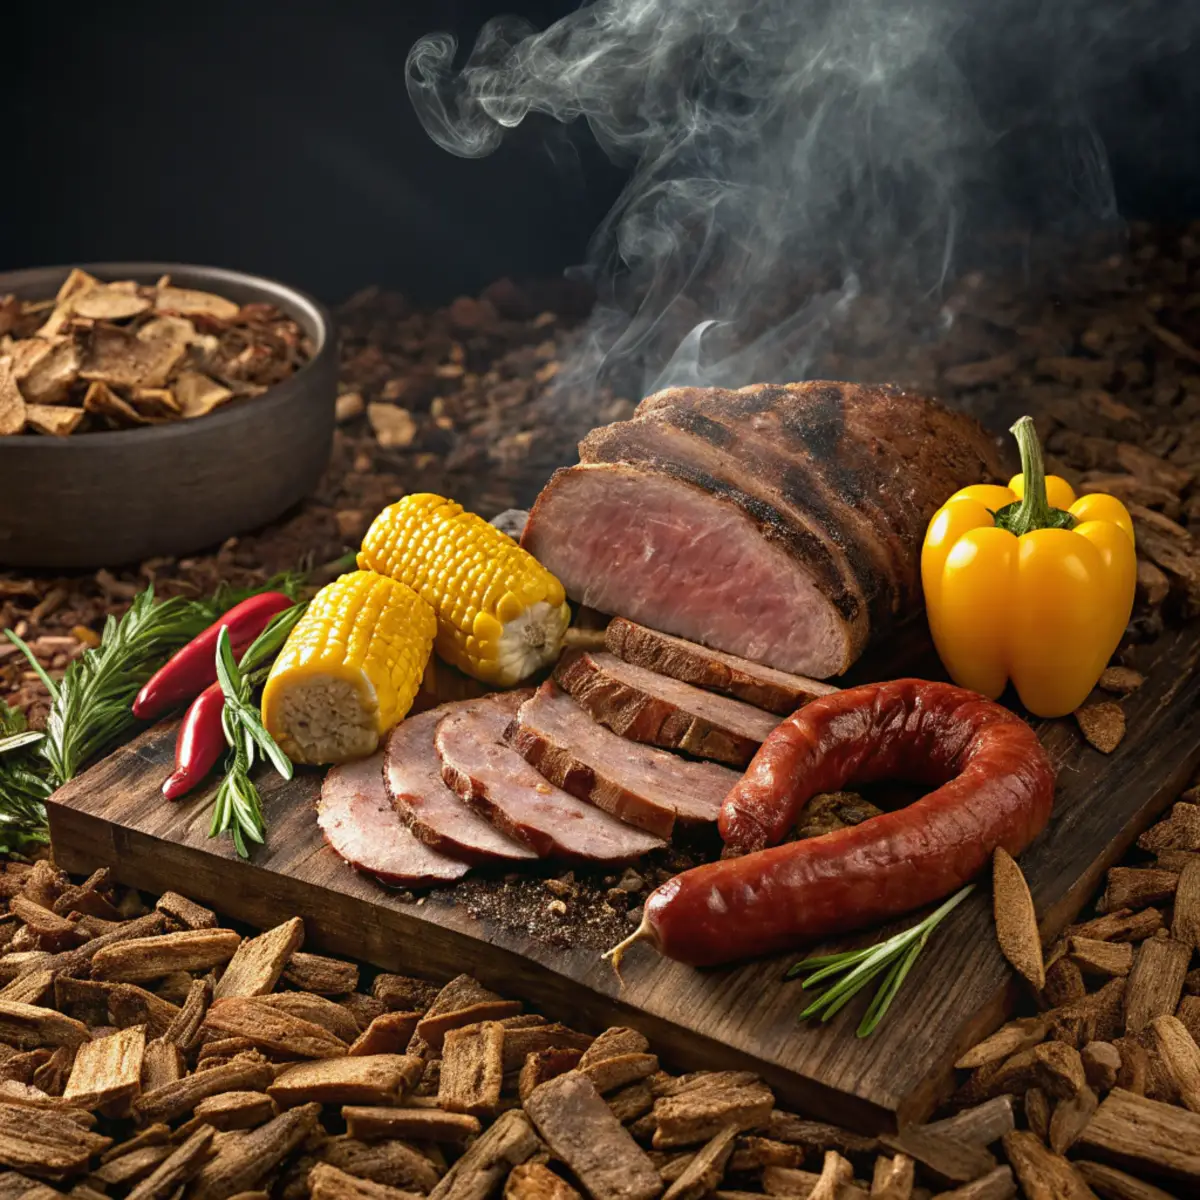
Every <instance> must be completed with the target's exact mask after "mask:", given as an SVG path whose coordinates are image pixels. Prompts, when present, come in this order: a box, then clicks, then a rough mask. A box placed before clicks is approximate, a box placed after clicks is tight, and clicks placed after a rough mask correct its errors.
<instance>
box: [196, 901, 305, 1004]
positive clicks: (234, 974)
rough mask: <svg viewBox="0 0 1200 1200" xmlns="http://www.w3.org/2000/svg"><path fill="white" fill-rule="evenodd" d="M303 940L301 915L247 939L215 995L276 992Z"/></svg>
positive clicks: (225, 973) (219, 996) (227, 969)
mask: <svg viewBox="0 0 1200 1200" xmlns="http://www.w3.org/2000/svg"><path fill="white" fill-rule="evenodd" d="M303 942H304V922H303V921H302V920H300V918H299V917H293V918H292V919H291V920H290V921H285V922H284V923H283V924H282V925H277V926H275V928H274V929H269V930H267V932H266V933H262V934H259V936H258V937H255V938H249V939H248V940H246V941H244V942H243V943H242V944H241V945H240V946H239V947H238V949H237V953H236V954H234V956H233V958H232V959H231V960H230V963H229V966H227V967H226V968H225V972H224V974H222V976H221V978H220V980H219V981H218V982H217V986H216V990H215V992H214V993H213V994H214V997H215V998H216V999H217V1000H222V999H225V998H226V997H229V996H265V995H266V994H267V993H268V992H271V991H274V989H275V985H276V984H277V983H278V982H279V978H280V976H281V975H282V974H283V972H284V968H285V967H286V966H287V964H288V960H289V959H290V958H291V957H292V955H293V954H294V953H295V952H296V951H297V950H299V949H300V947H301V945H302V944H303Z"/></svg>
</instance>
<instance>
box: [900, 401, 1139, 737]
mask: <svg viewBox="0 0 1200 1200" xmlns="http://www.w3.org/2000/svg"><path fill="white" fill-rule="evenodd" d="M1012 433H1013V434H1014V435H1015V437H1016V439H1017V444H1018V446H1019V447H1020V450H1021V474H1020V475H1016V476H1014V477H1013V478H1012V479H1011V480H1010V481H1009V484H1008V487H1000V486H998V485H996V484H974V485H973V486H971V487H966V488H963V489H962V490H961V491H958V492H955V493H954V495H953V496H951V497H950V499H949V500H947V501H946V503H945V504H943V505H942V507H941V508H940V509H938V511H937V512H936V513H935V514H934V516H933V520H932V521H930V523H929V530H928V532H927V533H926V535H925V545H924V548H923V550H922V553H921V581H922V584H923V586H924V589H925V607H926V610H927V612H928V614H929V628H930V631H931V632H932V634H933V641H934V644H935V645H936V646H937V651H938V654H939V655H940V656H941V659H942V662H943V664H944V665H945V667H946V670H947V671H949V673H950V676H951V678H952V679H953V680H954V682H955V683H957V684H959V686H960V687H966V688H970V689H972V690H973V691H976V692H980V693H982V694H983V695H985V696H989V697H990V698H991V699H993V700H994V699H996V698H997V697H998V696H999V695H1000V693H1001V692H1003V691H1004V688H1005V685H1006V684H1007V682H1008V681H1009V680H1011V681H1012V683H1013V685H1014V686H1015V687H1016V689H1017V694H1018V695H1019V696H1020V697H1021V703H1022V704H1024V705H1025V707H1026V708H1027V709H1029V711H1030V712H1031V713H1034V714H1035V715H1036V716H1039V717H1060V716H1063V715H1065V714H1066V713H1069V712H1073V711H1074V710H1075V709H1076V708H1078V707H1079V705H1080V704H1082V703H1083V701H1084V699H1085V698H1086V697H1087V694H1088V693H1089V692H1090V691H1091V690H1092V688H1093V687H1095V685H1096V681H1097V680H1098V679H1099V678H1100V675H1101V673H1102V672H1103V670H1104V668H1105V667H1106V666H1107V665H1108V660H1109V659H1110V658H1111V657H1112V655H1113V652H1114V651H1115V650H1116V648H1117V646H1118V645H1119V644H1120V641H1121V636H1122V634H1123V633H1124V631H1125V627H1126V625H1127V624H1128V623H1129V615H1130V613H1131V612H1132V610H1133V596H1134V589H1135V587H1136V583H1137V556H1136V554H1135V552H1134V540H1133V522H1132V520H1131V519H1130V516H1129V513H1128V511H1127V510H1126V508H1125V506H1124V505H1123V504H1122V503H1121V502H1120V501H1119V500H1117V499H1116V498H1115V497H1113V496H1106V495H1102V494H1098V493H1097V494H1092V495H1088V496H1081V497H1079V498H1078V499H1077V498H1076V496H1075V493H1074V491H1073V490H1072V488H1071V486H1070V484H1068V483H1067V481H1066V480H1065V479H1062V478H1060V477H1058V476H1057V475H1050V476H1047V475H1046V473H1045V467H1044V466H1043V463H1042V450H1041V447H1040V446H1039V445H1038V440H1037V434H1036V432H1035V430H1034V426H1033V420H1032V418H1030V417H1022V418H1021V419H1020V420H1019V421H1018V422H1017V423H1016V424H1015V425H1014V426H1013V427H1012Z"/></svg>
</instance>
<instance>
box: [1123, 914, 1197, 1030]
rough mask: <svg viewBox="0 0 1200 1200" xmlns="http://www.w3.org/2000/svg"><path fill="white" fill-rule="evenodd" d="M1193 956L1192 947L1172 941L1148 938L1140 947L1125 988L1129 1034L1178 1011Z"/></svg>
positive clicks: (1170, 939)
mask: <svg viewBox="0 0 1200 1200" xmlns="http://www.w3.org/2000/svg"><path fill="white" fill-rule="evenodd" d="M1191 956H1192V948H1191V947H1190V946H1185V945H1184V944H1183V943H1182V942H1177V941H1175V940H1174V939H1173V938H1158V937H1154V938H1148V939H1147V940H1146V941H1144V942H1143V943H1142V944H1141V946H1139V947H1138V952H1137V955H1136V957H1135V959H1134V964H1133V970H1132V971H1131V972H1130V973H1129V983H1128V986H1127V987H1126V989H1125V1032H1126V1033H1140V1032H1141V1031H1142V1030H1143V1029H1145V1027H1146V1026H1147V1025H1148V1024H1149V1023H1150V1022H1151V1021H1152V1020H1153V1019H1154V1018H1155V1017H1158V1016H1164V1015H1166V1014H1170V1013H1173V1012H1174V1011H1175V1007H1176V1005H1177V1004H1178V1003H1179V997H1180V996H1181V995H1182V994H1183V980H1184V976H1186V975H1187V969H1188V961H1189V960H1190V959H1191Z"/></svg>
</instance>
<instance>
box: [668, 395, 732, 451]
mask: <svg viewBox="0 0 1200 1200" xmlns="http://www.w3.org/2000/svg"><path fill="white" fill-rule="evenodd" d="M655 419H657V420H660V421H662V422H664V423H665V424H667V425H673V426H674V427H675V428H676V429H682V430H683V431H684V433H690V434H692V436H693V437H697V438H701V439H703V440H704V441H706V442H709V443H711V444H712V445H714V446H716V447H718V449H721V450H728V451H733V449H734V447H735V446H736V445H737V440H738V439H737V434H736V433H735V432H734V431H733V430H731V429H727V428H726V427H725V426H724V425H722V424H721V423H720V422H719V421H714V420H713V419H712V418H711V417H707V416H705V415H704V413H702V412H700V411H699V410H698V409H695V408H675V407H673V406H668V407H667V408H663V409H659V410H657V411H656V412H655Z"/></svg>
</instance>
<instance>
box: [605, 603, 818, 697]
mask: <svg viewBox="0 0 1200 1200" xmlns="http://www.w3.org/2000/svg"><path fill="white" fill-rule="evenodd" d="M604 644H605V647H606V648H607V649H608V650H609V651H610V652H611V653H613V654H615V655H616V656H617V657H618V658H621V659H624V660H625V661H626V662H627V663H633V664H634V666H638V667H645V668H646V670H648V671H653V672H655V674H658V675H669V676H670V677H671V678H672V679H680V680H682V681H683V682H684V683H690V684H693V685H695V686H696V687H701V688H706V689H707V690H709V691H713V692H724V693H725V694H726V695H727V696H733V697H734V698H735V699H738V700H744V701H745V702H746V703H747V704H753V705H754V706H755V707H756V708H765V709H766V710H767V711H768V712H773V713H777V714H778V715H779V716H782V717H786V716H788V715H790V714H791V713H794V712H795V711H796V709H798V708H799V707H800V706H801V705H802V704H807V703H808V702H809V701H810V700H814V699H815V698H816V697H817V696H825V695H828V693H830V692H836V691H837V690H838V689H837V688H835V687H834V686H833V685H832V684H829V683H822V682H821V681H820V680H817V679H806V678H805V677H804V676H803V675H788V674H787V673H786V672H785V671H776V670H775V668H774V667H764V666H762V665H761V664H759V663H754V662H750V661H749V659H745V658H737V657H736V656H735V655H732V654H725V653H724V652H723V651H721V650H710V649H708V647H707V646H697V645H696V643H695V642H686V641H684V640H683V638H677V637H672V636H671V635H670V634H669V633H659V631H658V630H657V629H647V628H646V627H645V626H644V625H636V624H634V622H633V621H626V620H625V618H624V617H614V618H613V619H612V620H611V621H610V622H609V625H608V629H607V631H606V632H605V637H604Z"/></svg>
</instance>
